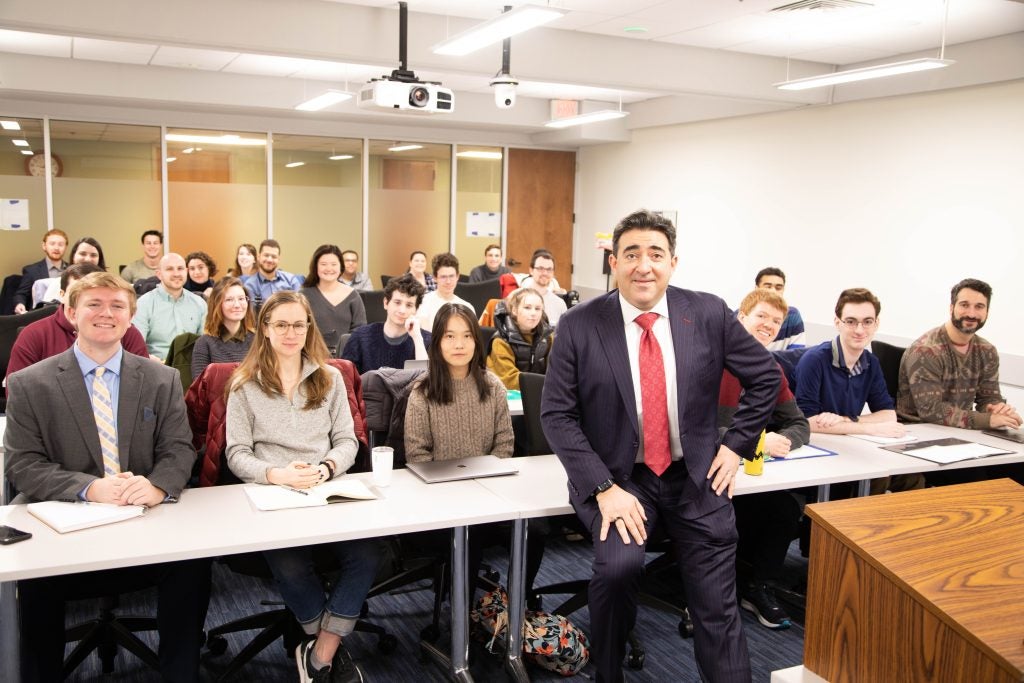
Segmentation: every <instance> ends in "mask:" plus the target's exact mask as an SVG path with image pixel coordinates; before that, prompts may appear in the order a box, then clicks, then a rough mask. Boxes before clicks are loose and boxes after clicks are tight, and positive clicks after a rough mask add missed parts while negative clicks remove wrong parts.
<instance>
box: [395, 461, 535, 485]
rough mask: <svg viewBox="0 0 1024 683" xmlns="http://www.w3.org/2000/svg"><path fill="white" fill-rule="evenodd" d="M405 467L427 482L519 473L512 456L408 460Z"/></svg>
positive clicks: (433, 482)
mask: <svg viewBox="0 0 1024 683" xmlns="http://www.w3.org/2000/svg"><path fill="white" fill-rule="evenodd" d="M405 467H406V469H409V470H411V471H412V472H413V474H415V475H416V476H417V477H419V478H420V479H422V480H423V481H425V482H427V483H428V484H437V483H438V482H442V481H459V480H461V479H479V478H482V477H503V476H505V475H507V474H518V473H519V466H518V465H516V463H515V461H513V459H512V458H499V457H497V456H494V455H477V456H474V457H472V458H459V459H458V460H432V461H430V462H410V463H407V464H406V465H405Z"/></svg>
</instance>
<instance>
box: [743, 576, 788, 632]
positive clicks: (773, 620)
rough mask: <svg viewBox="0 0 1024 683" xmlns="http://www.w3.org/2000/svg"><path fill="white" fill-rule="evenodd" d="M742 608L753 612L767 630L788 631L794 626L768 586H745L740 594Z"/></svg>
mask: <svg viewBox="0 0 1024 683" xmlns="http://www.w3.org/2000/svg"><path fill="white" fill-rule="evenodd" d="M740 607H742V608H743V609H745V610H747V611H748V612H753V613H754V616H756V617H757V620H758V621H759V622H761V625H762V626H765V627H767V628H776V629H787V628H789V627H790V626H792V625H793V622H792V620H790V618H789V615H788V614H786V610H784V609H782V606H781V605H779V602H778V600H776V599H775V595H774V594H773V593H772V590H771V589H770V588H769V587H768V586H767V584H763V583H757V584H753V585H747V586H745V587H744V589H743V591H742V592H741V593H740Z"/></svg>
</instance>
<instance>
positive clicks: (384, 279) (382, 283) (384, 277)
mask: <svg viewBox="0 0 1024 683" xmlns="http://www.w3.org/2000/svg"><path fill="white" fill-rule="evenodd" d="M393 277H395V276H394V275H381V276H380V288H381V289H384V288H385V287H387V286H388V283H389V282H391V278H393Z"/></svg>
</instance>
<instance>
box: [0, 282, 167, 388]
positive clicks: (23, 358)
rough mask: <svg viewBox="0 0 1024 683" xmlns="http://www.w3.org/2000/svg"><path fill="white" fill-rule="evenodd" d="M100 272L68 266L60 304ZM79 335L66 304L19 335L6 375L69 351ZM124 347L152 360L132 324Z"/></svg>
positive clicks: (27, 327)
mask: <svg viewBox="0 0 1024 683" xmlns="http://www.w3.org/2000/svg"><path fill="white" fill-rule="evenodd" d="M100 270H101V268H100V267H99V266H97V265H95V264H92V263H76V264H75V265H73V266H70V267H68V268H67V269H66V270H65V271H64V272H63V273H62V274H61V276H60V296H61V301H63V300H64V292H66V291H67V290H68V287H69V286H70V285H71V283H72V282H74V281H75V280H81V279H82V278H83V277H85V276H86V275H88V274H89V273H96V272H99V271H100ZM76 336H77V333H76V332H75V328H74V326H72V324H71V323H70V322H68V319H67V316H65V315H64V304H63V303H61V305H60V306H58V307H57V310H56V311H55V312H54V314H53V315H51V316H48V317H46V318H43V319H42V320H37V321H35V322H34V323H31V324H29V325H27V326H26V327H25V329H23V330H22V331H21V334H19V335H18V339H17V340H16V341H15V342H14V346H13V347H11V359H10V361H8V363H7V376H8V377H10V376H11V375H13V374H14V373H15V372H17V371H18V370H21V369H22V368H27V367H28V366H30V365H33V364H35V363H38V362H39V361H41V360H43V359H45V358H49V357H50V356H56V355H57V354H58V353H63V352H64V351H67V350H68V349H70V348H71V345H72V344H74V343H75V337H76ZM121 345H122V346H123V347H124V350H125V351H127V352H129V353H134V354H135V355H137V356H145V357H147V358H148V357H149V351H147V350H146V340H145V339H143V338H142V334H141V333H140V332H139V331H138V330H137V329H135V326H133V325H132V326H129V327H128V331H127V332H125V335H124V338H123V339H121Z"/></svg>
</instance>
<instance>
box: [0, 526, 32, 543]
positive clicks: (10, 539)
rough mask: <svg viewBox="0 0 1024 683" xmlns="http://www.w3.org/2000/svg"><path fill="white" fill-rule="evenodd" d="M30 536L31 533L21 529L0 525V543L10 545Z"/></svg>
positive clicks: (25, 539)
mask: <svg viewBox="0 0 1024 683" xmlns="http://www.w3.org/2000/svg"><path fill="white" fill-rule="evenodd" d="M30 538H32V534H30V533H29V532H27V531H22V530H21V529H15V528H14V527H12V526H0V545H11V544H12V543H17V542H18V541H27V540H28V539H30Z"/></svg>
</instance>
